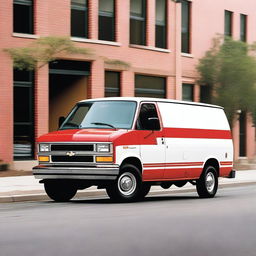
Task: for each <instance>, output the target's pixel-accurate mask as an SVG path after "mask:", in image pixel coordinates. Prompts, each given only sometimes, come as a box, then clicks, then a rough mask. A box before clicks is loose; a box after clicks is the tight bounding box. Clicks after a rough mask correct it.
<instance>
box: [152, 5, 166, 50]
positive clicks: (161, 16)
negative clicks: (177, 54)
mask: <svg viewBox="0 0 256 256" xmlns="http://www.w3.org/2000/svg"><path fill="white" fill-rule="evenodd" d="M155 45H156V47H158V48H166V0H157V1H156V42H155Z"/></svg>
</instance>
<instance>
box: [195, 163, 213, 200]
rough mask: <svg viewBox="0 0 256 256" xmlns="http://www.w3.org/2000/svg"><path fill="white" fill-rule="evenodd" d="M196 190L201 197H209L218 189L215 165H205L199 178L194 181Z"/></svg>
mask: <svg viewBox="0 0 256 256" xmlns="http://www.w3.org/2000/svg"><path fill="white" fill-rule="evenodd" d="M196 190H197V193H198V195H199V197H201V198H211V197H214V196H215V194H216V193H217V190H218V175H217V171H216V169H215V167H213V166H207V167H206V169H205V170H204V172H203V173H202V175H201V177H200V179H199V180H197V182H196Z"/></svg>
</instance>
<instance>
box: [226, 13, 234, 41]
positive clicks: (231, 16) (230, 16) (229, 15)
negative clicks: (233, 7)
mask: <svg viewBox="0 0 256 256" xmlns="http://www.w3.org/2000/svg"><path fill="white" fill-rule="evenodd" d="M227 15H228V19H227ZM233 16H234V13H233V12H231V11H229V10H225V11H224V36H225V37H232V36H233ZM227 21H229V23H230V24H229V26H228V27H229V31H227V30H226V28H227Z"/></svg>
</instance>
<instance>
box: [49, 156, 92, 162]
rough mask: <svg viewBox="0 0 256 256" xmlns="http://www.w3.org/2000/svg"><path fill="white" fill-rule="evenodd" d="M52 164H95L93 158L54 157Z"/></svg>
mask: <svg viewBox="0 0 256 256" xmlns="http://www.w3.org/2000/svg"><path fill="white" fill-rule="evenodd" d="M52 162H65V163H66V162H69V163H75V162H78V163H82V162H88V163H92V162H93V156H71V157H70V156H52Z"/></svg>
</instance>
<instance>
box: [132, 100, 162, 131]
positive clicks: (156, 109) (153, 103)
mask: <svg viewBox="0 0 256 256" xmlns="http://www.w3.org/2000/svg"><path fill="white" fill-rule="evenodd" d="M145 104H147V105H153V106H154V107H155V111H156V117H157V118H158V122H159V130H154V131H161V130H162V123H161V119H160V114H159V110H158V106H157V104H156V102H150V101H142V102H140V105H139V107H138V113H137V116H136V119H135V124H134V128H133V129H134V130H136V131H152V130H151V129H150V130H148V129H138V126H137V122H138V120H139V118H140V112H141V109H142V107H143V105H145Z"/></svg>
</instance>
